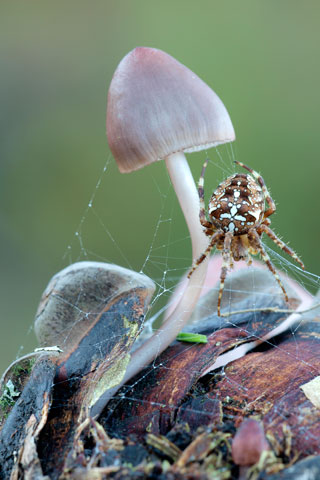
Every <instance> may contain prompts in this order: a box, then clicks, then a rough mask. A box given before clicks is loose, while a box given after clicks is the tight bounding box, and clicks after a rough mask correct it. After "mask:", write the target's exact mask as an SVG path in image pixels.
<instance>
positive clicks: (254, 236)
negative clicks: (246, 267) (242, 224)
mask: <svg viewBox="0 0 320 480" xmlns="http://www.w3.org/2000/svg"><path fill="white" fill-rule="evenodd" d="M248 239H249V242H250V243H252V245H253V246H254V247H255V248H256V249H257V250H258V252H259V253H260V255H261V257H262V260H263V261H264V262H265V264H266V265H267V267H268V268H269V270H270V272H271V273H273V275H274V277H275V279H276V280H277V282H278V284H279V286H280V288H281V290H282V291H283V294H284V297H285V300H286V302H287V303H288V302H289V298H288V294H287V292H286V290H285V288H284V286H283V283H282V282H281V279H280V277H279V275H278V273H277V271H276V269H275V267H274V265H273V264H272V263H271V260H270V257H269V255H268V254H267V252H266V251H265V249H264V248H263V245H262V243H261V239H260V236H259V234H258V233H257V231H256V230H255V229H254V228H251V229H250V230H249V232H248Z"/></svg>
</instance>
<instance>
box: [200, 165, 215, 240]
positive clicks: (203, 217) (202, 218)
mask: <svg viewBox="0 0 320 480" xmlns="http://www.w3.org/2000/svg"><path fill="white" fill-rule="evenodd" d="M207 165H208V159H207V160H206V161H205V162H204V164H203V167H202V170H201V175H200V178H199V182H198V194H199V202H200V212H199V218H200V223H201V225H202V226H203V227H205V228H206V229H208V230H210V232H212V233H213V232H214V230H215V228H214V227H213V224H212V223H211V222H208V220H207V218H206V206H205V204H204V174H205V171H206V168H207ZM205 233H206V235H208V233H207V231H206V232H205ZM212 233H211V235H212ZM209 234H210V233H209Z"/></svg>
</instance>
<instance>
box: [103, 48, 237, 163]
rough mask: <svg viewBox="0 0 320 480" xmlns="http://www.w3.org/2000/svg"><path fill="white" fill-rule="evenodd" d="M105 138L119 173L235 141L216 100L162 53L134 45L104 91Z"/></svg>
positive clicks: (207, 87) (204, 85) (184, 69)
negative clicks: (105, 100) (184, 153)
mask: <svg viewBox="0 0 320 480" xmlns="http://www.w3.org/2000/svg"><path fill="white" fill-rule="evenodd" d="M107 137H108V142H109V146H110V149H111V152H112V154H113V156H114V158H115V160H116V161H117V163H118V167H119V170H120V171H121V172H131V171H132V170H137V169H139V168H142V167H144V166H145V165H148V164H149V163H152V162H155V161H156V160H160V159H163V158H165V157H167V156H169V155H171V154H173V153H176V152H181V151H183V152H192V151H196V150H203V149H206V148H209V147H213V146H216V145H219V144H221V143H226V142H231V141H233V140H234V139H235V133H234V129H233V126H232V123H231V120H230V117H229V114H228V112H227V110H226V108H225V106H224V105H223V103H222V101H221V100H220V98H219V97H218V96H217V95H216V94H215V93H214V91H213V90H211V88H210V87H209V86H208V85H207V84H206V83H204V82H203V81H202V80H201V79H200V78H199V77H198V76H197V75H196V74H195V73H193V72H192V71H191V70H189V69H188V68H187V67H185V66H184V65H182V64H181V63H179V62H178V61H177V60H175V59H174V58H173V57H171V56H170V55H168V54H167V53H165V52H163V51H161V50H157V49H155V48H148V47H137V48H135V49H134V50H132V51H131V52H129V53H128V54H127V55H126V56H125V57H124V58H123V59H122V61H121V62H120V64H119V65H118V68H117V69H116V71H115V73H114V75H113V78H112V81H111V85H110V88H109V93H108V107H107Z"/></svg>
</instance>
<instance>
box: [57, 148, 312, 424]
mask: <svg viewBox="0 0 320 480" xmlns="http://www.w3.org/2000/svg"><path fill="white" fill-rule="evenodd" d="M207 156H208V157H209V159H210V162H209V167H208V171H209V169H210V166H211V167H215V168H216V169H217V170H218V171H219V172H220V173H219V176H220V178H219V182H220V181H222V180H224V179H225V178H226V177H227V176H229V175H232V174H233V173H234V172H235V167H234V163H233V160H234V159H235V155H234V151H233V149H232V147H231V146H227V147H225V148H222V149H216V150H215V151H213V153H212V151H209V152H204V153H203V155H202V157H201V156H200V159H201V162H203V161H204V160H205V158H207ZM112 168H115V167H114V164H113V160H112V159H111V158H110V159H108V161H107V163H106V165H105V166H104V167H103V170H102V172H101V175H100V177H99V178H98V181H97V183H96V185H95V187H94V189H93V192H92V195H91V197H90V198H89V201H88V204H87V206H86V208H85V210H84V212H83V215H82V217H81V219H80V221H79V224H78V228H77V229H76V231H75V233H74V238H73V239H72V241H71V242H70V244H69V245H68V246H67V248H66V251H65V253H64V255H63V260H64V262H65V263H66V264H68V263H74V262H77V261H81V260H94V261H103V262H107V263H114V259H115V258H117V262H115V263H120V264H121V265H122V266H124V267H126V268H130V269H134V270H137V271H139V272H141V273H143V274H145V275H147V276H149V277H150V278H152V280H153V281H154V282H155V284H156V292H155V294H154V296H153V298H152V300H151V304H150V309H149V313H148V317H147V320H146V327H145V328H146V331H147V332H151V331H152V330H153V329H156V328H157V327H158V326H159V325H160V324H161V319H162V317H163V316H165V315H166V314H167V311H168V309H170V308H172V302H173V301H174V300H173V294H174V292H175V289H176V286H177V284H178V283H179V281H180V279H181V277H182V276H183V275H185V274H186V273H187V272H188V270H189V268H190V265H191V248H190V245H189V244H190V238H189V236H188V232H187V230H186V228H185V227H184V226H183V223H182V222H181V221H180V220H181V212H180V207H179V205H178V202H177V200H176V199H175V197H174V194H173V192H172V187H171V184H170V180H169V178H167V180H166V182H167V183H166V184H165V185H164V186H163V184H161V186H160V185H159V182H158V181H157V180H156V179H155V177H154V176H153V173H152V168H153V167H152V166H151V167H149V168H150V184H151V185H153V188H154V189H155V191H156V192H157V195H158V206H159V208H157V209H154V210H153V212H152V221H151V222H149V225H148V226H149V227H150V224H151V228H149V229H148V230H149V231H148V232H147V229H146V238H145V244H146V246H147V248H146V250H145V252H146V253H145V255H144V257H143V258H142V259H141V258H139V259H138V260H137V259H135V258H133V257H132V255H131V254H130V251H127V250H126V249H125V246H124V243H122V241H121V236H119V233H118V231H117V228H116V223H117V222H118V223H119V222H126V218H127V216H128V203H124V204H123V205H122V207H121V208H122V211H121V208H120V210H119V211H118V210H117V208H116V207H115V203H116V202H112V201H111V199H110V198H109V199H108V198H107V200H106V203H105V208H104V209H103V210H102V209H101V206H100V205H101V202H100V200H99V197H101V196H104V195H105V194H106V191H107V190H108V181H109V178H110V174H109V171H110V169H112ZM156 168H159V166H157V167H156ZM163 168H164V166H163ZM198 170H199V171H200V167H199V165H198ZM208 177H209V175H208V176H207V177H206V179H205V193H206V205H207V203H208V198H209V196H210V195H211V194H212V190H213V189H214V188H216V186H217V184H218V183H219V182H217V181H216V180H215V181H214V184H213V185H212V183H213V181H212V182H211V181H210V178H209V179H208ZM195 178H196V181H197V179H198V177H197V175H196V176H195ZM121 180H122V177H119V182H121ZM267 186H268V187H269V185H268V182H267ZM212 187H213V188H212ZM129 200H130V201H129ZM108 201H110V203H109V204H108ZM128 201H129V204H130V209H132V211H135V209H136V208H135V205H134V204H135V201H137V203H138V202H139V194H137V195H136V197H134V198H132V199H128ZM144 207H145V208H146V209H147V208H148V205H147V200H146V201H145V203H144ZM142 208H143V204H142V205H141V204H140V206H139V214H140V215H143V212H142V211H141V209H142ZM137 210H138V208H137ZM114 217H116V221H115V219H114ZM179 218H180V220H179ZM131 225H132V224H129V225H128V229H129V231H128V232H127V233H128V235H129V236H130V239H131V242H132V243H134V242H135V230H134V229H132V228H131ZM181 225H182V228H181ZM150 230H151V233H150ZM93 232H94V233H93ZM279 233H280V234H281V232H279ZM92 235H100V237H101V238H102V240H103V246H102V247H101V249H92V247H91V243H92ZM139 238H140V236H139ZM284 240H285V241H286V240H287V239H286V238H284ZM265 242H266V243H265ZM264 246H265V248H266V250H267V252H268V254H269V256H270V257H271V260H272V262H273V263H274V265H275V266H276V267H277V268H278V269H279V270H280V271H282V272H284V273H285V274H287V275H288V276H289V277H291V278H292V279H293V280H295V281H296V282H297V284H298V285H299V288H301V289H302V290H305V291H312V292H313V293H314V292H316V291H317V290H318V289H319V286H320V277H319V276H317V275H316V274H315V273H312V272H308V271H303V270H301V268H300V267H299V265H296V264H295V263H294V261H293V260H292V259H291V258H290V257H287V256H286V255H285V254H284V253H283V252H282V251H281V250H276V249H277V247H276V246H274V245H273V244H272V242H270V241H269V240H265V239H264ZM292 246H293V248H294V245H292ZM106 252H107V253H106ZM264 268H266V267H264ZM249 272H250V267H249ZM249 279H250V280H249V282H248V285H247V291H246V289H243V292H242V293H248V294H250V291H251V288H254V287H255V272H254V270H252V273H251V274H250V275H249ZM231 285H232V284H231ZM218 288H219V285H215V286H212V290H211V291H212V292H213V293H214V292H215V291H217V289H218ZM233 293H234V292H233V290H232V286H231V288H229V289H228V288H227V289H226V290H225V292H224V296H225V297H226V298H228V296H232V294H233ZM266 295H270V294H269V293H268V292H267V293H266ZM278 297H279V298H275V303H276V304H277V302H276V300H279V299H281V297H282V292H281V290H280V289H279V293H278ZM271 300H272V301H273V298H272V299H271ZM307 307H310V304H309V305H307ZM75 308H77V307H76V305H75ZM232 308H234V305H233V306H232ZM220 321H221V327H225V326H231V327H235V328H236V327H237V324H236V322H235V320H234V317H233V316H230V317H226V318H223V319H221V320H220ZM302 324H303V318H301V319H300V320H299V318H298V319H297V320H296V321H295V322H294V324H293V325H290V327H289V330H290V332H291V335H292V337H293V338H295V336H296V335H297V332H298V331H299V329H300V328H301V325H302ZM248 334H249V331H248ZM254 340H255V341H260V340H262V337H259V336H257V337H256V338H255V339H254ZM266 343H267V345H268V344H270V345H271V344H272V345H274V343H273V342H272V341H271V340H269V339H267V340H266ZM314 346H315V348H318V343H317V340H316V339H315V340H314ZM196 348H197V346H196V345H193V344H190V345H189V346H188V347H187V350H186V349H185V350H184V352H183V353H182V354H186V351H192V350H193V349H196ZM275 348H278V349H281V345H279V346H276V347H275ZM302 353H303V352H301V351H300V350H299V346H297V349H296V351H295V352H294V354H293V353H292V352H291V353H290V355H294V358H295V360H298V361H299V362H300V364H301V368H302V367H307V368H309V369H310V370H312V369H313V365H312V362H310V361H306V360H305V359H304V356H303V354H302ZM244 354H245V350H241V347H239V351H238V353H235V354H234V353H233V355H234V356H233V357H230V356H228V354H225V355H222V360H220V359H218V361H217V363H216V364H215V365H213V366H211V370H212V368H216V370H215V371H216V372H218V374H219V375H220V377H221V378H224V379H226V381H228V374H226V367H225V365H226V364H227V363H228V362H229V361H231V360H232V359H233V358H236V356H237V355H238V356H241V355H244ZM151 368H152V369H153V370H154V371H159V370H160V371H161V370H163V371H166V370H167V369H168V368H172V367H171V366H170V367H168V365H167V364H166V363H165V362H159V360H158V359H157V358H156V359H155V360H154V361H153V363H152V366H151ZM194 368H196V367H194ZM261 368H262V367H261ZM209 370H210V369H208V371H209ZM189 373H190V372H189ZM191 373H193V374H194V373H197V372H195V371H193V372H191ZM148 375H151V374H150V370H147V371H146V373H145V374H143V375H142V376H140V377H139V379H138V380H137V381H136V382H134V383H133V384H132V385H130V386H127V387H126V386H125V388H124V389H122V391H121V395H122V397H123V396H125V397H126V399H129V400H130V401H131V402H133V403H135V402H137V403H139V404H143V403H145V402H147V403H148V404H149V405H150V404H152V405H153V406H154V407H163V406H164V405H163V403H161V404H160V403H158V402H157V399H156V398H155V399H154V400H150V399H147V400H145V399H141V398H137V397H136V396H135V394H134V391H135V387H136V386H137V382H142V381H146V380H147V379H148ZM230 382H232V384H233V387H234V388H238V389H239V390H241V389H243V386H242V385H241V383H240V382H239V381H237V380H235V379H234V378H230ZM287 388H288V392H289V391H290V388H291V386H290V384H289V385H288V387H287ZM122 397H119V396H117V394H116V397H115V400H116V404H113V407H112V409H111V410H110V412H109V415H112V413H113V409H114V408H115V406H118V405H119V403H121V398H122ZM166 407H167V408H168V409H169V410H170V408H172V409H174V408H175V407H174V406H171V405H169V404H168V405H166ZM189 410H190V412H192V413H194V414H199V415H200V414H201V415H204V412H203V411H201V410H199V409H197V408H195V407H194V406H191V407H190V408H189ZM107 418H108V415H107Z"/></svg>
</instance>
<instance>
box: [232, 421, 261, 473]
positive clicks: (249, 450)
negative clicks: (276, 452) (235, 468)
mask: <svg viewBox="0 0 320 480" xmlns="http://www.w3.org/2000/svg"><path fill="white" fill-rule="evenodd" d="M268 449H269V443H268V442H267V439H266V437H265V434H264V430H263V426H262V424H261V423H260V422H258V421H257V420H254V419H253V418H247V419H245V420H244V421H243V422H242V424H241V425H240V427H239V428H238V430H237V432H236V434H235V436H234V438H233V441H232V458H233V461H234V463H236V464H237V465H240V466H250V465H253V464H255V463H257V462H258V461H259V459H260V456H261V454H262V452H264V451H265V450H268Z"/></svg>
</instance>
